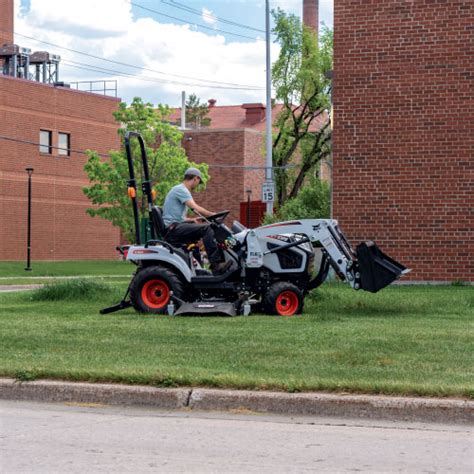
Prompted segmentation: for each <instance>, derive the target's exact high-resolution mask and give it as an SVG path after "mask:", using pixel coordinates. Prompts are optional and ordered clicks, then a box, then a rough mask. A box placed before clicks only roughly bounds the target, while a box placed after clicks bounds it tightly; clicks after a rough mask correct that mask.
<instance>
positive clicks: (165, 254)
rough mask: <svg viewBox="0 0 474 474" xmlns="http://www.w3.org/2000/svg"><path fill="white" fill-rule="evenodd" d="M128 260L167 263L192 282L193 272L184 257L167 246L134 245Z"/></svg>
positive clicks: (130, 249)
mask: <svg viewBox="0 0 474 474" xmlns="http://www.w3.org/2000/svg"><path fill="white" fill-rule="evenodd" d="M127 260H132V261H134V262H147V263H148V264H151V263H154V262H156V265H160V263H161V264H163V263H165V264H166V266H168V267H173V268H174V269H176V270H177V271H178V272H179V273H180V274H181V275H182V276H183V278H184V279H185V280H186V281H187V282H188V283H191V278H192V277H193V274H192V272H191V269H190V268H189V265H188V264H187V262H186V261H185V260H184V258H183V257H182V256H181V255H180V254H179V253H178V252H177V251H174V250H172V249H169V248H167V247H161V246H149V247H145V246H143V245H132V246H131V247H130V248H129V249H128V254H127Z"/></svg>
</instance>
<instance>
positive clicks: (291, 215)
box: [264, 178, 331, 224]
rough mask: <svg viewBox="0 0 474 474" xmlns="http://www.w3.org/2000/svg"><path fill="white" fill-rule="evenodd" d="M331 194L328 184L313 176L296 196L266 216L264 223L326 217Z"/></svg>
mask: <svg viewBox="0 0 474 474" xmlns="http://www.w3.org/2000/svg"><path fill="white" fill-rule="evenodd" d="M330 207H331V196H330V188H329V184H328V183H326V182H324V181H320V180H319V179H316V178H314V179H313V180H312V181H311V183H309V184H308V185H307V186H305V187H304V188H302V189H301V191H300V192H299V194H298V196H296V197H295V198H293V199H289V200H288V201H286V202H285V204H283V206H282V207H280V208H279V209H278V210H277V211H276V212H275V214H273V216H266V217H265V221H264V224H273V223H274V222H282V221H288V220H293V219H328V218H329V217H330V213H331V211H330Z"/></svg>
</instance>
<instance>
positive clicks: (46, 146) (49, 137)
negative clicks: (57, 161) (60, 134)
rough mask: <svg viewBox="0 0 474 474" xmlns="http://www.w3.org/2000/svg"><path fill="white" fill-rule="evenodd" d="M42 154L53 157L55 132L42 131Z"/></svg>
mask: <svg viewBox="0 0 474 474" xmlns="http://www.w3.org/2000/svg"><path fill="white" fill-rule="evenodd" d="M39 149H40V153H44V154H46V155H51V154H52V153H53V132H50V131H49V130H40V147H39Z"/></svg>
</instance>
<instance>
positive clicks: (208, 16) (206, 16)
mask: <svg viewBox="0 0 474 474" xmlns="http://www.w3.org/2000/svg"><path fill="white" fill-rule="evenodd" d="M202 19H203V20H204V21H205V22H206V23H207V24H208V25H213V26H215V24H216V23H217V18H216V17H215V15H214V14H213V13H212V11H211V10H209V9H208V8H206V7H203V8H202Z"/></svg>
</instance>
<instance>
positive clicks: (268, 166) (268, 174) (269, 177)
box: [265, 0, 273, 215]
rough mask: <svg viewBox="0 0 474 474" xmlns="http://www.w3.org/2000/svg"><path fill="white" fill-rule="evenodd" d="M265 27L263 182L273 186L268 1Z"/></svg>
mask: <svg viewBox="0 0 474 474" xmlns="http://www.w3.org/2000/svg"><path fill="white" fill-rule="evenodd" d="M265 25H266V45H267V71H266V72H267V77H266V79H267V81H266V83H267V109H266V160H265V181H266V182H267V183H268V184H269V185H270V186H273V159H272V130H273V129H272V63H271V56H270V45H271V43H270V0H265ZM267 214H268V215H272V214H273V199H272V200H270V201H267Z"/></svg>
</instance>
